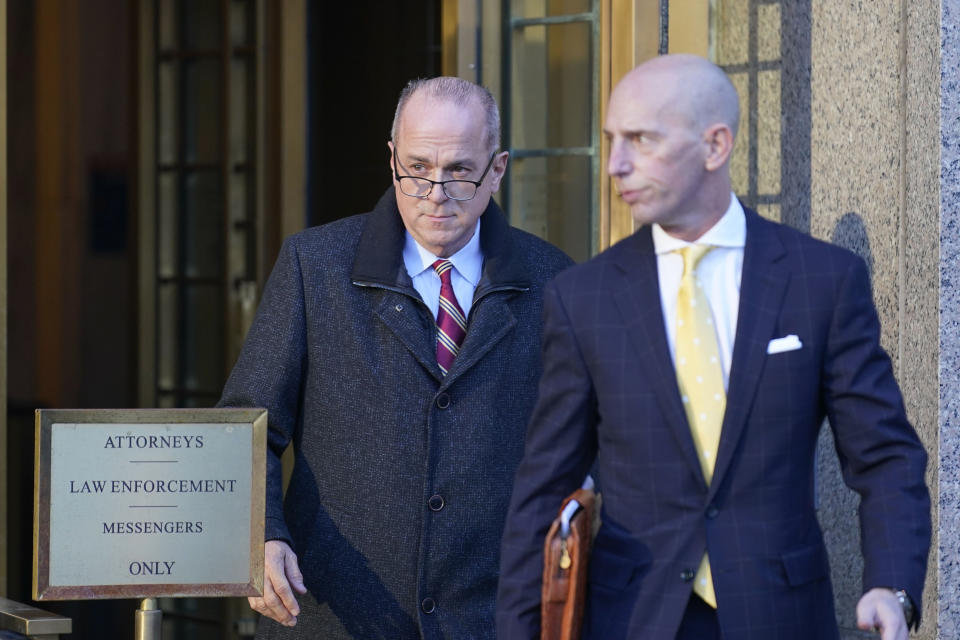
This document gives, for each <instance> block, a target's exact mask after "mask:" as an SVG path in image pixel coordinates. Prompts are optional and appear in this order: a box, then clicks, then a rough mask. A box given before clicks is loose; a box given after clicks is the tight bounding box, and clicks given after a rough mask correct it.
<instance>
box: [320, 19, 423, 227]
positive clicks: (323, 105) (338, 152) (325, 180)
mask: <svg viewBox="0 0 960 640" xmlns="http://www.w3.org/2000/svg"><path fill="white" fill-rule="evenodd" d="M308 20H309V25H308V29H309V30H308V36H307V38H308V42H309V45H308V46H309V48H310V51H309V58H308V65H309V68H308V78H309V91H308V101H309V104H308V119H309V125H308V135H309V138H310V140H309V145H308V154H309V158H308V163H307V172H308V185H309V186H308V194H307V208H308V213H307V221H308V224H310V225H317V224H323V223H325V222H330V221H333V220H336V219H338V218H343V217H346V216H349V215H353V214H355V213H363V212H365V211H369V210H370V209H372V208H373V205H375V204H376V202H377V200H378V199H379V198H380V196H381V195H382V193H383V192H384V190H385V189H386V188H387V187H388V186H390V183H391V178H390V168H389V151H388V150H387V140H389V139H390V125H391V123H392V121H393V112H394V108H395V107H396V104H397V98H398V97H399V95H400V91H401V90H402V89H403V87H404V85H406V83H407V81H408V80H411V79H413V78H418V77H421V78H426V77H432V76H436V75H439V74H440V69H441V66H440V63H441V60H440V58H441V47H440V44H441V35H440V1H439V0H426V1H424V2H371V1H369V0H366V1H364V0H356V1H353V2H311V3H309V8H308Z"/></svg>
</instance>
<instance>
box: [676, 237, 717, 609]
mask: <svg viewBox="0 0 960 640" xmlns="http://www.w3.org/2000/svg"><path fill="white" fill-rule="evenodd" d="M712 248H713V247H707V246H701V245H693V246H689V247H684V248H683V249H681V250H680V255H681V256H682V257H683V278H682V280H681V281H680V291H679V292H678V293H677V335H676V350H677V353H676V368H677V384H678V386H679V387H680V397H681V399H682V400H683V408H684V411H685V412H686V414H687V422H688V423H689V424H690V431H691V433H692V434H693V442H694V444H695V445H696V447H697V456H698V457H699V459H700V468H701V469H703V477H704V478H706V480H707V484H710V480H711V479H712V478H713V466H714V463H715V462H716V459H717V447H718V445H719V444H720V427H721V426H722V424H723V412H724V410H725V409H726V405H727V394H726V391H725V390H724V388H723V369H722V368H721V364H720V351H719V349H718V348H717V333H716V329H715V328H714V323H713V316H712V315H711V313H710V303H709V302H708V301H707V296H706V294H705V293H704V291H703V286H702V285H701V283H700V281H699V280H698V279H697V274H696V270H697V264H698V263H699V262H700V259H701V258H702V257H703V256H704V255H706V254H707V252H708V251H710V250H711V249H712ZM693 590H694V591H695V592H696V593H697V595H699V596H700V597H701V598H703V600H704V601H705V602H706V603H707V604H709V605H710V606H712V607H716V606H717V598H716V594H715V593H714V591H713V575H712V574H711V573H710V561H709V559H708V558H707V554H706V553H704V554H703V559H702V560H701V561H700V567H699V569H697V575H696V577H695V578H694V585H693Z"/></svg>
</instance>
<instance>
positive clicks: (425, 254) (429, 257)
mask: <svg viewBox="0 0 960 640" xmlns="http://www.w3.org/2000/svg"><path fill="white" fill-rule="evenodd" d="M406 236H407V240H406V243H405V244H404V246H403V264H404V265H405V266H406V268H407V273H408V274H410V279H411V280H413V288H414V289H416V290H417V293H419V294H420V297H421V298H423V301H424V302H425V303H426V304H427V306H428V307H430V312H431V313H432V314H433V318H434V320H436V318H437V312H438V311H439V310H440V276H438V275H437V272H436V271H434V270H433V263H434V262H436V261H437V260H439V259H440V258H438V257H437V256H435V255H433V254H432V253H430V252H429V251H427V250H426V249H424V248H423V247H421V246H420V243H418V242H417V241H416V240H414V239H413V236H412V235H410V232H409V231H407V232H406ZM447 260H449V261H450V262H451V263H452V264H453V269H451V271H450V273H451V276H450V282H451V284H452V285H453V294H454V295H455V296H457V302H459V303H460V308H461V309H463V315H464V317H465V318H469V317H470V307H471V306H472V305H473V292H474V291H475V290H476V288H477V283H478V282H480V274H481V272H482V271H483V254H482V253H481V252H480V220H477V226H476V228H475V229H474V231H473V237H471V238H470V240H469V241H467V244H465V245H464V246H463V247H462V248H461V249H460V251H457V252H456V253H455V254H453V255H452V256H450V257H449V258H447Z"/></svg>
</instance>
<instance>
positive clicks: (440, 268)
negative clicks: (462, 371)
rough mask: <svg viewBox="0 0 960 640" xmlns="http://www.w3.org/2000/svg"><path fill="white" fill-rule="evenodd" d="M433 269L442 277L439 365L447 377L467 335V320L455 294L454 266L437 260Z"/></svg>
mask: <svg viewBox="0 0 960 640" xmlns="http://www.w3.org/2000/svg"><path fill="white" fill-rule="evenodd" d="M433 269H434V271H436V272H437V275H438V276H440V308H439V309H438V311H437V364H439V365H440V370H441V371H442V372H443V375H447V372H448V371H449V370H450V367H452V366H453V360H454V358H456V357H457V353H459V351H460V345H462V344H463V338H464V336H466V335H467V319H466V318H465V317H464V315H463V310H462V309H461V308H460V305H459V303H457V297H456V296H455V295H454V294H453V284H452V283H451V282H450V271H451V270H452V269H453V264H451V262H450V261H449V260H437V261H436V262H434V263H433Z"/></svg>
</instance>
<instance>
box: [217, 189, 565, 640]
mask: <svg viewBox="0 0 960 640" xmlns="http://www.w3.org/2000/svg"><path fill="white" fill-rule="evenodd" d="M404 240H405V236H404V227H403V225H402V221H401V218H400V214H399V211H398V209H397V205H396V198H395V195H394V190H393V189H392V188H391V189H390V190H388V191H387V193H386V194H384V196H383V197H382V198H381V199H380V202H379V203H378V204H377V206H376V208H375V209H374V211H372V212H371V213H367V214H363V215H359V216H353V217H350V218H346V219H343V220H339V221H337V222H333V223H330V224H327V225H323V226H320V227H314V228H311V229H307V230H306V231H303V232H301V233H299V234H296V235H294V236H292V237H291V238H289V239H288V240H287V241H286V242H285V243H284V245H283V248H282V250H281V252H280V256H279V258H278V260H277V263H276V266H275V267H274V269H273V272H272V274H271V276H270V279H269V281H268V283H267V286H266V288H265V290H264V294H263V299H262V301H261V303H260V307H259V309H258V312H257V316H256V318H255V320H254V323H253V325H252V327H251V329H250V332H249V333H248V336H247V339H246V342H245V344H244V347H243V350H242V353H241V355H240V357H239V360H238V361H237V364H236V366H235V368H234V369H233V372H232V373H231V375H230V378H229V380H228V382H227V384H226V387H225V389H224V393H223V397H222V399H221V402H220V404H221V406H256V407H265V408H266V409H267V410H268V411H269V435H268V450H269V451H268V456H267V457H268V462H267V500H266V505H267V506H266V539H268V540H270V539H281V540H285V541H287V542H289V543H290V544H291V546H292V547H293V549H294V551H295V552H296V553H297V555H298V558H299V562H300V568H301V570H302V571H303V574H304V577H305V581H306V586H307V587H308V589H309V593H308V594H307V595H305V596H301V597H300V598H299V601H300V605H301V610H302V612H301V614H300V616H299V618H298V623H297V625H296V627H294V628H292V629H287V628H284V627H281V626H280V625H278V624H275V623H273V622H272V621H268V620H263V621H262V623H261V625H260V629H259V632H258V635H257V637H258V638H311V639H313V638H325V639H326V638H391V639H395V640H404V639H407V638H411V639H412V638H431V639H432V638H458V639H459V638H492V637H493V636H494V624H493V621H494V599H495V595H496V588H497V576H498V558H499V547H500V536H501V532H502V529H503V523H504V518H505V515H506V510H507V505H508V501H509V498H510V493H511V486H512V482H513V476H514V471H515V468H516V465H517V463H518V462H519V460H520V456H521V454H522V450H523V439H524V433H525V428H526V422H527V419H528V417H529V415H530V412H531V410H532V407H533V404H534V400H535V395H536V386H537V380H538V377H539V374H540V364H539V350H540V336H541V307H542V290H543V285H544V284H545V283H546V281H547V280H549V279H550V278H552V277H553V276H554V275H555V274H557V273H558V272H559V271H561V270H563V269H564V268H566V267H567V266H569V265H570V264H571V261H570V259H569V258H567V257H566V256H565V255H564V254H563V253H562V252H561V251H559V250H558V249H556V248H554V247H553V246H551V245H549V244H548V243H546V242H544V241H542V240H540V239H538V238H536V237H534V236H532V235H530V234H528V233H525V232H523V231H520V230H517V229H513V228H511V227H510V226H509V225H508V223H507V221H506V219H505V217H504V215H503V213H502V212H501V211H500V209H499V207H498V206H497V205H496V203H494V202H493V201H492V200H491V201H490V204H489V205H488V207H487V209H486V211H485V212H484V214H483V216H482V217H481V224H480V247H481V250H482V252H483V255H484V263H483V271H482V275H481V279H480V282H479V284H478V286H477V288H476V292H475V295H474V301H473V306H472V308H471V310H470V313H469V318H468V328H467V334H466V338H465V340H464V344H463V346H462V348H461V351H460V354H459V356H458V357H457V359H456V361H455V362H454V364H453V367H452V369H451V370H450V372H449V373H448V375H447V376H446V377H444V376H443V375H442V374H441V372H440V369H439V367H438V366H437V363H436V325H435V321H434V319H433V317H432V315H431V313H430V311H429V310H428V308H427V306H426V305H425V304H424V303H423V301H422V300H421V299H420V296H419V294H418V293H417V292H416V290H415V289H414V288H413V286H412V284H411V280H410V277H409V276H408V274H407V272H406V269H405V267H404V264H403V259H402V249H403V244H404ZM291 443H292V444H293V449H294V454H295V456H294V459H295V463H294V469H293V475H292V478H291V481H290V485H289V488H288V490H287V493H286V496H285V498H284V497H282V487H281V469H280V455H281V453H282V452H283V450H284V449H285V448H286V447H287V445H288V444H291Z"/></svg>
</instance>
